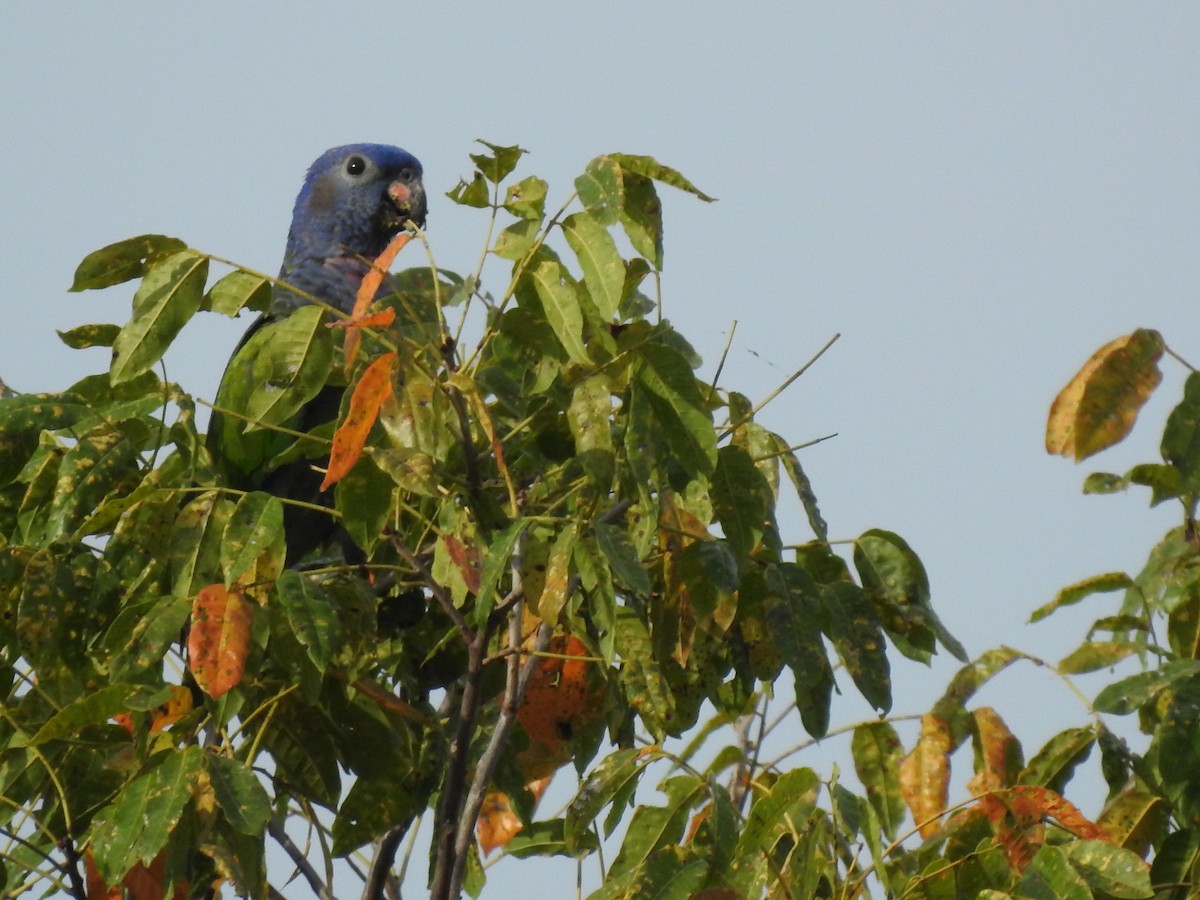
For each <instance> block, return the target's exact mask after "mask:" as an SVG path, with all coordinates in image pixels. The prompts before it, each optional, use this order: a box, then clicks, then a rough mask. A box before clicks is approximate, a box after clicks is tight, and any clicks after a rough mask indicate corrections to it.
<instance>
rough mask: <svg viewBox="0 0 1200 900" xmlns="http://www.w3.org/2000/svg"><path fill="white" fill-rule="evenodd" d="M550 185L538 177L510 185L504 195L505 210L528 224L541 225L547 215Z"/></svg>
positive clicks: (532, 176) (531, 176)
mask: <svg viewBox="0 0 1200 900" xmlns="http://www.w3.org/2000/svg"><path fill="white" fill-rule="evenodd" d="M548 189H549V185H547V184H546V182H545V181H543V180H542V179H540V178H538V177H537V176H536V175H530V176H529V177H528V178H523V179H521V180H520V181H518V182H517V183H516V184H510V185H509V186H508V190H507V191H505V193H504V208H505V209H506V210H508V211H509V212H510V213H512V214H513V215H514V216H518V217H519V218H521V219H524V220H526V221H528V222H533V223H540V222H541V220H542V217H543V216H544V215H545V213H546V191H547V190H548Z"/></svg>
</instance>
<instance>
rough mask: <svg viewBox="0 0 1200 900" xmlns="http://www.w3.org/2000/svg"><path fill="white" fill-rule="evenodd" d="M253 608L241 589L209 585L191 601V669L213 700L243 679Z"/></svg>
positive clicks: (199, 683) (189, 647)
mask: <svg viewBox="0 0 1200 900" xmlns="http://www.w3.org/2000/svg"><path fill="white" fill-rule="evenodd" d="M253 617H254V607H253V606H252V605H251V604H250V603H249V602H248V601H247V600H246V598H245V597H243V596H242V593H241V591H240V590H238V589H236V588H235V589H233V590H230V589H229V588H226V587H225V585H223V584H210V585H209V586H208V587H206V588H204V589H203V590H201V591H200V593H199V594H197V595H196V599H195V600H194V601H193V602H192V626H191V629H190V630H189V632H188V669H189V670H190V671H191V673H192V676H193V677H194V678H195V679H196V684H198V685H200V688H201V690H203V691H204V692H205V693H206V694H208V695H209V696H210V697H212V698H213V699H214V700H215V699H217V698H218V697H220V696H221V695H223V694H225V693H226V692H227V691H229V690H230V689H231V688H233V687H236V686H237V684H238V682H240V681H241V680H242V671H243V669H244V668H245V665H246V656H247V655H248V654H249V652H250V625H251V622H252V620H253Z"/></svg>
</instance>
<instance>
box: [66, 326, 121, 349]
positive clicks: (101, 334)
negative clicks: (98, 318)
mask: <svg viewBox="0 0 1200 900" xmlns="http://www.w3.org/2000/svg"><path fill="white" fill-rule="evenodd" d="M120 333H121V326H120V325H79V326H78V327H76V328H71V329H69V330H67V331H59V332H57V334H58V337H59V339H60V340H62V342H63V343H64V344H66V345H67V346H68V347H70V348H71V349H72V350H85V349H87V348H88V347H111V346H112V345H113V343H114V342H115V341H116V339H117V335H119V334H120Z"/></svg>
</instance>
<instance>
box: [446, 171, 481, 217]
mask: <svg viewBox="0 0 1200 900" xmlns="http://www.w3.org/2000/svg"><path fill="white" fill-rule="evenodd" d="M446 196H447V197H449V198H450V199H451V200H453V201H454V202H455V203H457V204H459V205H460V206H473V207H475V208H476V209H484V208H485V207H488V206H491V205H492V191H491V189H490V188H489V187H488V183H487V181H485V180H484V177H483V175H482V174H481V173H479V172H476V173H475V174H474V175H472V176H471V180H470V181H469V182H467V181H462V180H461V179H460V180H459V182H458V184H456V185H455V186H454V187H452V188H450V190H448V191H446Z"/></svg>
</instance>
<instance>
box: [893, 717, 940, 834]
mask: <svg viewBox="0 0 1200 900" xmlns="http://www.w3.org/2000/svg"><path fill="white" fill-rule="evenodd" d="M950 747H951V739H950V727H949V726H948V725H947V724H946V722H945V721H944V720H943V719H941V718H940V717H939V716H935V715H933V714H932V713H926V714H925V715H923V716H922V717H921V736H920V737H919V738H918V739H917V745H916V746H915V747H913V749H912V752H911V753H909V754H908V755H907V756H906V757H904V759H903V760H901V762H900V790H901V791H903V793H904V802H905V803H907V804H908V808H909V810H911V811H912V815H913V819H914V820H915V821H916V823H917V827H918V828H920V830H921V837H923V838H927V837H929V836H930V835H932V834H933V833H934V832H936V831H937V830H938V825H939V824H940V820H941V815H942V813H943V812H945V811H946V799H947V797H948V795H949V791H950Z"/></svg>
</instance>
